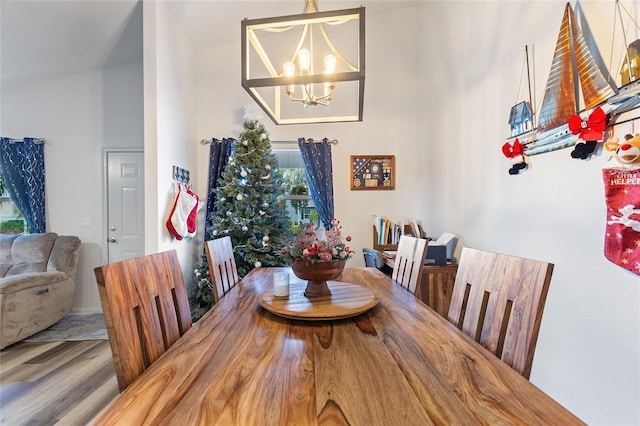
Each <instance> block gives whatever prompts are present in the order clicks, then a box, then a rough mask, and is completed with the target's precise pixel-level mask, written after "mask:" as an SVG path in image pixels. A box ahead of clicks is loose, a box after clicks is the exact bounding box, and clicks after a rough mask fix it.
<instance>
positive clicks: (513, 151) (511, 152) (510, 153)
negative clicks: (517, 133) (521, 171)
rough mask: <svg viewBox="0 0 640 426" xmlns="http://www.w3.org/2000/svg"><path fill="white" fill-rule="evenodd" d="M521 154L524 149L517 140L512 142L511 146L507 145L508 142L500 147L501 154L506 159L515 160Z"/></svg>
mask: <svg viewBox="0 0 640 426" xmlns="http://www.w3.org/2000/svg"><path fill="white" fill-rule="evenodd" d="M523 152H524V149H523V148H522V144H521V143H520V141H519V140H518V138H516V140H515V141H514V142H513V146H511V145H509V142H507V143H505V144H504V145H502V153H503V154H504V156H505V157H507V158H515V157H517V156H518V155H522V153H523Z"/></svg>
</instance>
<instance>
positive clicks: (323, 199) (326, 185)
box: [298, 138, 334, 229]
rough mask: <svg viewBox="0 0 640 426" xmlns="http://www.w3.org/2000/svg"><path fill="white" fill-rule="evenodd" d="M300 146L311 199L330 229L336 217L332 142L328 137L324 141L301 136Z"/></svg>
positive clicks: (323, 221)
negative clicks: (306, 138)
mask: <svg viewBox="0 0 640 426" xmlns="http://www.w3.org/2000/svg"><path fill="white" fill-rule="evenodd" d="M298 147H299V148H300V152H301V153H302V161H303V163H304V171H305V174H306V175H307V181H308V182H309V191H310V192H311V199H312V200H313V203H314V204H315V206H316V210H317V211H318V217H319V218H320V221H321V222H322V223H323V225H324V227H325V229H330V228H331V221H332V220H333V217H334V216H333V215H334V213H333V166H332V163H331V144H330V143H329V140H328V139H327V138H325V139H323V140H322V142H315V141H313V140H308V141H307V140H305V139H304V138H299V139H298Z"/></svg>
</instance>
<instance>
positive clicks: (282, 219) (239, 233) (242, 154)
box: [210, 119, 289, 277]
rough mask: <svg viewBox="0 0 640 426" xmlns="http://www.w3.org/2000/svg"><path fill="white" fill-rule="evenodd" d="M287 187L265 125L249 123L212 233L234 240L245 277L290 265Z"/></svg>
mask: <svg viewBox="0 0 640 426" xmlns="http://www.w3.org/2000/svg"><path fill="white" fill-rule="evenodd" d="M281 182H282V176H281V174H280V171H279V170H278V163H277V159H276V156H275V155H274V154H273V153H272V152H271V142H270V141H269V136H268V134H267V132H266V131H265V128H264V126H263V125H262V124H261V123H260V122H259V121H258V120H255V119H249V120H247V121H245V122H244V131H243V132H242V133H241V134H240V138H239V139H238V140H237V141H235V142H234V144H233V147H232V150H231V156H230V158H229V162H228V163H227V165H226V167H225V169H224V171H223V173H222V177H221V179H220V182H219V183H218V187H217V189H216V196H217V202H216V212H215V215H214V217H213V223H212V224H211V228H210V231H211V234H212V235H213V236H214V238H219V237H224V236H227V235H228V236H230V237H231V242H232V243H233V248H234V254H235V257H236V267H237V269H238V275H239V276H240V277H243V276H244V275H246V274H247V273H248V272H249V271H251V270H252V269H253V268H259V267H261V266H283V265H284V260H283V258H282V256H281V255H280V248H281V247H282V246H283V245H284V243H285V240H286V239H287V238H288V237H289V231H288V229H289V218H288V217H287V211H286V205H285V202H284V201H283V200H282V199H281V197H280V196H281V194H282V189H281Z"/></svg>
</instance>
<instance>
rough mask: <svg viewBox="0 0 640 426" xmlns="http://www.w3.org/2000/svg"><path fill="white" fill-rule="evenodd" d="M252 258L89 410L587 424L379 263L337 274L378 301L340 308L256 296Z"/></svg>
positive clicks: (270, 419) (259, 274)
mask: <svg viewBox="0 0 640 426" xmlns="http://www.w3.org/2000/svg"><path fill="white" fill-rule="evenodd" d="M277 271H280V272H282V271H288V272H289V273H290V277H291V280H292V282H294V281H296V280H297V278H295V276H293V275H292V274H291V271H290V269H288V268H257V269H254V270H253V271H251V272H250V273H249V274H248V275H247V276H246V277H244V278H243V279H242V280H241V281H240V282H239V283H238V284H237V285H236V287H234V288H233V289H232V290H231V291H230V292H229V293H228V294H226V295H225V296H224V297H223V298H222V299H221V300H220V301H219V302H218V303H217V304H216V305H215V306H214V307H213V308H212V309H211V310H210V311H209V312H207V313H206V314H205V315H204V316H203V317H202V318H201V319H200V320H199V321H198V322H196V323H195V324H194V325H193V327H192V328H191V329H190V330H189V331H188V332H187V333H186V334H184V336H182V337H181V338H180V339H179V340H178V342H176V343H175V344H174V345H173V346H171V347H170V348H169V349H168V350H167V352H165V353H164V354H163V355H162V356H161V357H160V358H159V359H158V360H157V361H156V362H155V363H153V364H152V365H151V366H150V367H149V368H148V369H147V370H146V371H145V372H144V373H143V374H142V375H141V376H140V377H138V379H136V380H135V381H134V382H133V383H132V384H131V385H130V386H129V387H128V388H126V389H125V390H124V391H123V392H122V393H121V394H120V395H118V396H117V397H116V398H115V399H114V400H113V401H111V403H110V404H109V405H108V406H107V407H105V409H104V410H103V411H102V412H101V413H100V414H99V415H98V416H97V417H96V418H94V419H93V421H92V424H95V425H103V424H109V425H111V424H121V425H146V424H166V425H315V424H332V425H333V424H335V425H367V426H370V425H431V424H438V425H468V424H486V425H497V424H523V425H525V424H526V425H534V424H540V425H572V424H584V423H583V422H582V421H581V420H580V419H578V418H577V417H575V416H574V415H573V414H572V413H571V412H569V411H568V410H567V409H565V408H564V407H563V406H561V405H560V404H559V403H558V402H556V401H555V400H553V399H552V398H551V397H549V396H548V395H547V394H545V393H544V392H543V391H542V390H540V389H539V388H537V387H536V386H534V385H533V384H532V383H531V382H529V381H528V380H526V379H525V378H524V377H522V376H521V375H519V374H518V373H517V372H516V371H514V370H512V369H511V368H510V367H509V366H507V365H506V364H504V363H503V362H502V361H500V360H499V359H498V358H496V357H495V356H494V355H493V354H492V353H490V352H489V351H488V350H486V349H485V348H483V347H482V346H480V345H479V344H477V343H476V342H475V341H473V340H472V339H470V338H468V337H467V336H466V335H464V334H463V333H462V332H460V331H459V330H458V329H457V328H456V327H455V326H453V325H452V324H450V323H449V322H448V321H447V320H446V319H445V318H443V317H441V316H440V315H438V314H437V313H436V312H435V311H433V310H432V309H431V308H429V307H428V306H427V305H425V304H424V303H422V302H421V301H420V300H418V299H417V298H416V297H415V296H414V295H413V294H411V293H409V292H408V291H407V290H405V289H404V288H402V287H400V286H399V285H398V284H396V283H394V282H393V281H392V280H391V279H390V278H389V277H387V276H386V275H384V274H383V273H381V272H380V271H378V270H377V269H376V268H346V269H345V270H344V272H343V274H342V276H341V277H340V278H339V279H338V281H340V282H345V283H351V284H357V285H360V286H362V287H366V288H368V289H371V290H372V291H373V292H374V293H375V294H376V297H377V299H378V303H377V304H376V305H375V306H374V307H372V308H371V309H369V310H368V311H366V312H365V313H362V314H358V315H356V316H354V317H349V318H343V319H323V320H306V319H290V318H286V317H282V316H280V315H276V314H274V313H272V312H271V311H269V310H266V309H265V308H263V306H262V305H261V304H260V299H261V297H262V296H263V295H264V294H265V293H266V292H268V291H270V290H272V288H273V274H274V272H277Z"/></svg>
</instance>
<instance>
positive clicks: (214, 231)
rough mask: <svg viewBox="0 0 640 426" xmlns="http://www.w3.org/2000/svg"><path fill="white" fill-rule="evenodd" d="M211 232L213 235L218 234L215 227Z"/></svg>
mask: <svg viewBox="0 0 640 426" xmlns="http://www.w3.org/2000/svg"><path fill="white" fill-rule="evenodd" d="M212 234H213V236H214V237H215V236H216V235H218V230H217V229H214V230H213V232H212Z"/></svg>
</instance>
